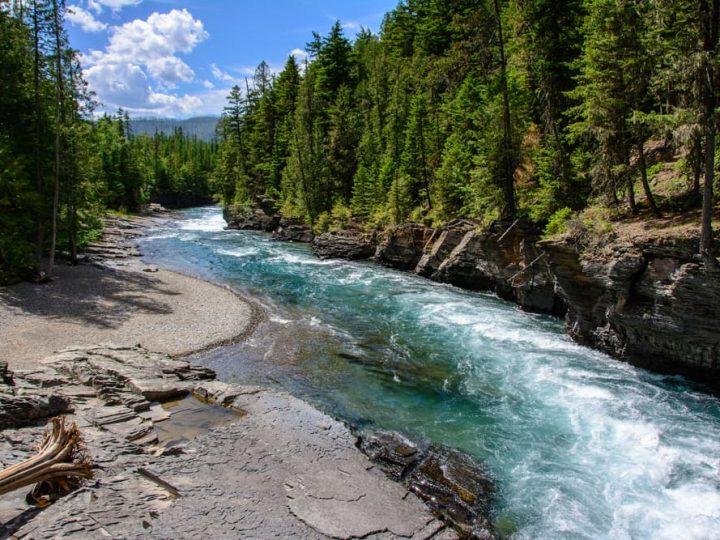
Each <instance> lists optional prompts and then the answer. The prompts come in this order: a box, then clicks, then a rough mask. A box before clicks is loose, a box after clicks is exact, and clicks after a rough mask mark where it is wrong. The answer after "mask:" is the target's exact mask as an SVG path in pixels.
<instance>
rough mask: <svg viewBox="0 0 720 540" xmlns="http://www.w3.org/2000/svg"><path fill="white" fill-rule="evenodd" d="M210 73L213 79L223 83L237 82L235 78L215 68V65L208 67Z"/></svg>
mask: <svg viewBox="0 0 720 540" xmlns="http://www.w3.org/2000/svg"><path fill="white" fill-rule="evenodd" d="M210 71H211V72H212V76H213V77H215V79H216V80H218V81H224V82H237V80H236V79H235V77H233V76H232V75H230V74H229V73H228V72H227V71H223V70H222V69H220V68H219V67H217V65H216V64H211V65H210Z"/></svg>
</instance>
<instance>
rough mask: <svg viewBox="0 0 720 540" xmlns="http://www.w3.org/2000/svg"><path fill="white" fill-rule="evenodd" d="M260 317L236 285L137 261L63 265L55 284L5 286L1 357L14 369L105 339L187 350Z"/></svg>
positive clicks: (244, 328)
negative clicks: (234, 289)
mask: <svg viewBox="0 0 720 540" xmlns="http://www.w3.org/2000/svg"><path fill="white" fill-rule="evenodd" d="M218 306H222V309H218ZM259 316H260V314H259V313H257V309H256V308H254V307H253V306H252V305H251V304H250V303H249V302H247V301H245V300H242V299H241V298H239V297H238V296H237V295H236V294H234V293H233V292H232V291H229V290H227V289H224V288H222V287H219V286H217V285H213V284H210V283H207V282H205V281H202V280H198V279H195V278H191V277H187V276H184V275H182V274H178V273H175V272H170V271H167V270H163V269H158V268H155V267H148V266H145V265H143V264H142V263H140V262H139V261H130V262H129V263H128V265H127V266H124V267H117V266H115V267H114V266H109V265H79V266H75V267H70V266H58V267H57V271H56V273H55V278H54V279H53V281H51V282H50V283H47V284H41V285H38V284H33V283H21V284H18V285H14V286H11V287H6V288H2V289H0V334H2V336H3V356H4V358H5V359H6V360H7V362H8V363H9V365H10V367H11V368H13V369H32V368H34V367H36V365H37V362H38V361H39V359H41V358H43V357H45V356H47V355H49V354H51V353H52V352H54V351H57V350H61V349H65V348H67V347H70V346H88V345H97V344H102V343H112V344H114V345H118V346H134V345H137V344H141V345H143V346H144V347H146V348H147V349H149V350H152V351H156V352H162V353H167V354H170V355H174V356H182V355H187V354H190V353H192V352H197V351H200V350H203V349H206V348H208V347H211V346H214V345H221V344H224V343H227V342H230V341H233V340H235V339H238V338H241V337H242V336H245V335H246V334H247V333H248V331H249V330H251V329H252V327H253V326H254V325H255V324H256V321H257V318H258V317H259Z"/></svg>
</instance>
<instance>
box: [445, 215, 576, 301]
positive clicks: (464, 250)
mask: <svg viewBox="0 0 720 540" xmlns="http://www.w3.org/2000/svg"><path fill="white" fill-rule="evenodd" d="M537 240H538V234H537V231H536V230H535V229H534V228H533V226H532V225H531V224H530V223H529V222H527V221H526V220H519V221H518V222H517V223H515V224H514V225H513V223H511V222H495V223H493V224H492V225H491V226H490V227H488V229H486V230H484V231H482V232H477V231H468V232H466V233H465V236H464V237H463V239H462V240H461V241H460V242H459V243H458V244H457V245H456V247H455V248H454V249H453V250H452V252H451V253H450V255H449V256H448V257H447V259H445V260H444V261H443V262H442V264H441V265H440V266H439V268H438V270H437V271H436V272H435V273H433V274H432V276H431V277H432V279H434V280H436V281H442V282H447V283H452V284H453V285H457V286H458V287H463V288H466V289H474V290H486V291H493V292H495V293H496V294H497V295H498V296H500V297H501V298H503V299H505V300H510V301H513V302H516V303H517V304H518V305H520V306H521V307H522V308H523V309H527V310H529V311H536V312H540V313H556V314H557V313H561V312H562V310H563V305H562V301H561V300H560V299H559V298H558V297H557V295H556V294H555V284H554V277H553V275H552V273H551V272H550V271H549V269H548V266H547V261H546V260H544V256H543V255H542V252H541V251H540V250H539V249H538V248H537V246H536V241H537Z"/></svg>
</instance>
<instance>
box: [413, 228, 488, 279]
mask: <svg viewBox="0 0 720 540" xmlns="http://www.w3.org/2000/svg"><path fill="white" fill-rule="evenodd" d="M476 228H477V223H475V222H473V221H469V220H465V219H459V220H455V221H451V222H450V223H448V224H447V225H446V226H445V227H443V228H442V229H436V230H435V231H433V234H432V235H431V237H430V240H429V241H428V243H427V248H426V249H425V250H424V252H423V254H422V256H421V257H420V260H419V261H418V263H417V266H416V267H415V273H416V274H418V275H421V276H424V277H431V276H432V275H433V274H435V272H437V271H438V270H439V269H440V265H442V263H443V262H444V261H445V260H446V259H447V258H448V257H449V256H450V254H451V253H452V252H453V250H454V249H455V248H456V247H457V246H458V245H459V244H460V242H462V240H463V238H465V235H466V234H467V233H469V232H470V231H473V230H475V229H476Z"/></svg>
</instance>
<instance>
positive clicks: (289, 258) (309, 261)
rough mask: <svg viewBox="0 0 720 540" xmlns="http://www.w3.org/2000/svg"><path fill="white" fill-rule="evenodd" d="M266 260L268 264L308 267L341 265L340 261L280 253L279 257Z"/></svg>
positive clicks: (274, 256) (275, 256)
mask: <svg viewBox="0 0 720 540" xmlns="http://www.w3.org/2000/svg"><path fill="white" fill-rule="evenodd" d="M267 260H268V261H270V262H283V263H288V264H302V265H308V266H338V265H340V264H342V263H341V262H340V261H335V260H322V259H315V258H312V256H310V255H308V256H305V257H303V256H300V255H296V254H294V253H281V254H279V255H273V256H272V257H268V259H267Z"/></svg>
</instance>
